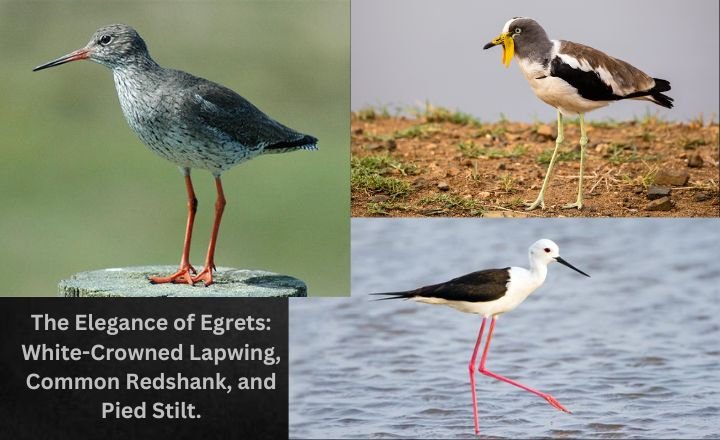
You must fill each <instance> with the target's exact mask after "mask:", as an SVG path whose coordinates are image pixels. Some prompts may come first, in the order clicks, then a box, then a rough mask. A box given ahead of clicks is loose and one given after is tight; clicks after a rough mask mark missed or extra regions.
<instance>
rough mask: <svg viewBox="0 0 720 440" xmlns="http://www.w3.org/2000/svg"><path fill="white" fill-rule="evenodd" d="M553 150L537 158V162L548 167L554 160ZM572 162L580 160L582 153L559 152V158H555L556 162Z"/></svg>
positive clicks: (574, 151) (572, 151)
mask: <svg viewBox="0 0 720 440" xmlns="http://www.w3.org/2000/svg"><path fill="white" fill-rule="evenodd" d="M552 154H553V150H552V149H549V150H545V151H543V152H542V153H540V155H539V156H538V157H537V159H536V160H537V162H538V163H539V164H542V165H547V164H549V163H550V159H551V158H552ZM572 160H580V151H576V150H570V151H558V153H557V157H556V158H555V162H556V163H557V162H569V161H572Z"/></svg>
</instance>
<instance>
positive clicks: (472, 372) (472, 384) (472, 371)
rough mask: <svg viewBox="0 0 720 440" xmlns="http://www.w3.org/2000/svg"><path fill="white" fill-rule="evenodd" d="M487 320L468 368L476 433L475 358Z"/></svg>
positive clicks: (477, 423) (482, 325)
mask: <svg viewBox="0 0 720 440" xmlns="http://www.w3.org/2000/svg"><path fill="white" fill-rule="evenodd" d="M485 321H487V318H483V320H482V324H480V331H479V332H478V337H477V342H475V350H473V354H472V357H471V358H470V365H468V369H469V370H470V391H471V392H472V403H473V419H474V420H475V435H477V434H480V423H479V422H478V408H477V395H476V394H475V360H476V359H477V354H478V349H479V348H480V340H481V339H482V335H483V331H485Z"/></svg>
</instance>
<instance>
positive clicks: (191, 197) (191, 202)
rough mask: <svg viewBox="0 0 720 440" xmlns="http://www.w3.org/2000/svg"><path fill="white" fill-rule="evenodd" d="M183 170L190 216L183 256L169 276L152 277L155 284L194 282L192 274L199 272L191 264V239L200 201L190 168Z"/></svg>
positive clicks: (186, 227) (151, 280)
mask: <svg viewBox="0 0 720 440" xmlns="http://www.w3.org/2000/svg"><path fill="white" fill-rule="evenodd" d="M183 172H184V174H185V188H186V189H187V195H188V218H187V225H186V226H185V242H184V243H183V250H182V257H180V269H178V271H177V272H175V273H174V274H172V275H170V276H167V277H150V282H151V283H153V284H162V283H179V284H183V283H187V284H193V277H192V275H193V274H195V273H197V271H196V270H195V268H194V267H192V265H190V241H191V240H192V231H193V224H194V223H195V213H196V212H197V204H198V201H197V198H196V197H195V190H194V189H193V184H192V180H191V179H190V170H189V169H187V168H186V169H184V170H183Z"/></svg>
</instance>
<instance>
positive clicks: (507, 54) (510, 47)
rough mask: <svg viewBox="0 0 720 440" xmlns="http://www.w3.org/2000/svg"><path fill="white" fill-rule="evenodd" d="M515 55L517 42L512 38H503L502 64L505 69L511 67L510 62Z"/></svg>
mask: <svg viewBox="0 0 720 440" xmlns="http://www.w3.org/2000/svg"><path fill="white" fill-rule="evenodd" d="M513 55H515V40H513V38H512V37H511V36H506V37H505V38H503V57H502V62H503V64H505V67H510V60H512V57H513Z"/></svg>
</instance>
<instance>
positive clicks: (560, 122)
mask: <svg viewBox="0 0 720 440" xmlns="http://www.w3.org/2000/svg"><path fill="white" fill-rule="evenodd" d="M557 121H558V134H557V138H556V139H555V149H554V150H553V154H552V157H551V158H550V166H548V169H547V173H545V180H543V184H542V188H540V194H538V197H537V199H535V201H534V202H533V203H532V204H530V205H529V206H528V207H527V208H526V209H525V210H526V211H532V210H533V209H535V208H537V207H538V206H539V207H540V208H542V209H545V188H546V187H547V184H548V182H549V181H550V174H551V173H552V169H553V165H554V164H555V158H556V157H557V150H558V147H559V146H560V145H561V144H562V143H563V141H564V140H565V135H564V134H563V116H562V113H560V110H558V113H557Z"/></svg>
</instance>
